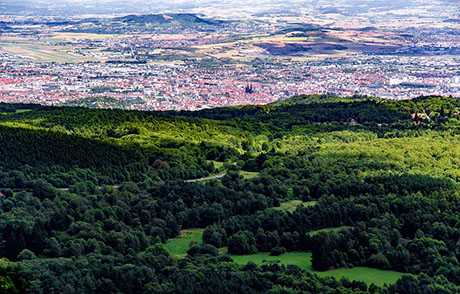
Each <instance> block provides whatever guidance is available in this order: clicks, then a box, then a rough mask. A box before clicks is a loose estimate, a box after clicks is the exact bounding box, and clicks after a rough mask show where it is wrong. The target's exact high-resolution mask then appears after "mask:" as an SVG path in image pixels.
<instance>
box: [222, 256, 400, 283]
mask: <svg viewBox="0 0 460 294" xmlns="http://www.w3.org/2000/svg"><path fill="white" fill-rule="evenodd" d="M230 257H231V258H232V259H233V260H234V261H235V262H236V263H238V264H242V265H244V264H247V263H248V262H249V261H252V262H254V263H256V264H263V263H264V262H267V263H269V262H277V263H279V264H284V265H288V264H294V265H297V266H298V267H300V268H302V269H304V270H307V271H309V272H312V273H315V274H317V275H318V276H320V277H334V278H336V279H341V278H347V279H349V280H356V281H362V282H365V283H367V284H371V283H374V284H375V285H378V286H382V285H383V284H385V283H386V284H393V283H395V282H396V281H397V280H398V279H399V278H400V277H401V276H402V275H403V273H400V272H396V271H389V270H380V269H375V268H370V267H355V268H343V269H334V270H329V271H324V272H320V271H315V270H314V269H313V268H312V266H311V253H310V252H289V253H285V254H283V255H280V256H270V254H269V253H256V254H249V255H230Z"/></svg>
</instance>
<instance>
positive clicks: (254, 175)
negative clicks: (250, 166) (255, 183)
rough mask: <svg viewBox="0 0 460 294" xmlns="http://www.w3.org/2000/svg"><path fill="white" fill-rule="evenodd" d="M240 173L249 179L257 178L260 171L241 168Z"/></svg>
mask: <svg viewBox="0 0 460 294" xmlns="http://www.w3.org/2000/svg"><path fill="white" fill-rule="evenodd" d="M240 175H242V176H243V178H244V179H245V180H249V179H253V178H257V177H258V176H260V173H259V172H248V171H244V170H241V171H240Z"/></svg>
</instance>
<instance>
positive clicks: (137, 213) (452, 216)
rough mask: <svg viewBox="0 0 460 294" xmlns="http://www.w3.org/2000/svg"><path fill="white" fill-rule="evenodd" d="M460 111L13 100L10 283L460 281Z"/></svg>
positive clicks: (1, 218)
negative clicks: (145, 106)
mask: <svg viewBox="0 0 460 294" xmlns="http://www.w3.org/2000/svg"><path fill="white" fill-rule="evenodd" d="M459 112H460V100H457V99H454V98H444V97H421V98H417V99H413V100H404V101H388V100H378V99H374V98H372V99H367V98H365V97H351V98H337V97H332V96H327V97H323V96H302V97H293V98H291V99H287V100H285V101H284V102H283V103H276V104H273V105H264V106H240V107H230V108H217V109H209V110H203V111H198V112H141V111H126V110H116V109H114V110H101V109H86V108H74V107H44V106H37V105H12V104H0V155H1V156H0V192H1V194H0V240H1V241H0V258H2V260H1V262H0V283H1V286H2V288H1V289H2V291H3V289H8V291H9V292H5V293H21V291H23V290H24V289H27V291H28V292H29V293H305V292H311V293H395V294H396V293H456V292H459V291H460V279H459V278H458V277H459V276H460V263H459V260H458V258H459V257H460V251H459V247H458V240H459V239H460V227H459V225H458V224H459V219H460V202H459V201H458V200H459V192H458V191H459V183H460V169H459V166H460V131H459V130H460V121H459ZM216 174H219V175H223V176H222V177H219V178H217V179H207V180H206V181H201V182H190V181H189V182H186V180H193V179H200V178H204V177H206V176H209V175H216ZM181 232H182V233H181ZM184 232H188V233H187V234H185V233H184ZM184 234H185V235H184ZM227 251H228V254H229V255H227V254H225V253H226V252H227ZM267 252H269V253H267ZM286 252H287V253H286ZM268 254H271V255H272V256H273V259H276V258H278V257H275V256H277V255H279V254H281V255H280V257H279V258H278V259H280V258H281V259H283V260H284V261H283V262H281V263H264V262H261V261H260V260H259V259H260V258H259V257H261V256H263V258H265V257H267V256H268ZM296 254H300V255H302V256H303V257H305V256H307V257H310V256H311V259H310V260H308V264H307V260H306V259H305V258H304V259H302V260H301V261H299V259H295V260H293V261H292V259H290V258H291V257H293V256H296ZM230 257H232V258H233V259H231V258H230ZM297 257H298V256H297ZM303 257H302V258H303ZM257 258H259V259H257ZM235 261H236V262H235ZM250 261H253V262H250ZM299 262H300V263H299ZM299 265H300V266H299ZM380 271H384V273H385V274H386V276H385V277H382V278H381V279H379V277H378V275H377V273H378V272H380ZM331 272H332V273H337V275H335V274H334V275H329V274H326V273H331ZM405 274H406V275H405ZM330 276H333V277H336V278H333V277H330ZM342 277H346V278H347V279H342ZM400 277H401V278H400ZM355 279H356V280H355ZM5 291H6V290H5ZM24 291H25V290H24ZM411 291H412V292H411Z"/></svg>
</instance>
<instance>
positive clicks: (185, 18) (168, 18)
mask: <svg viewBox="0 0 460 294" xmlns="http://www.w3.org/2000/svg"><path fill="white" fill-rule="evenodd" d="M114 20H115V21H121V22H126V23H137V24H147V23H157V24H170V23H174V22H176V23H180V24H182V25H190V24H204V25H211V26H218V25H221V24H223V23H226V21H223V20H216V19H209V18H206V19H205V18H201V17H199V16H197V15H195V14H192V13H164V14H143V15H137V14H130V15H126V16H122V17H118V18H115V19H114Z"/></svg>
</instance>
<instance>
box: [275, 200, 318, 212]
mask: <svg viewBox="0 0 460 294" xmlns="http://www.w3.org/2000/svg"><path fill="white" fill-rule="evenodd" d="M315 204H316V201H308V202H303V201H302V200H291V201H286V202H281V204H280V206H279V207H273V209H275V210H281V211H289V212H293V211H294V210H295V209H296V208H297V206H299V205H302V206H305V207H307V206H313V205H315Z"/></svg>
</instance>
